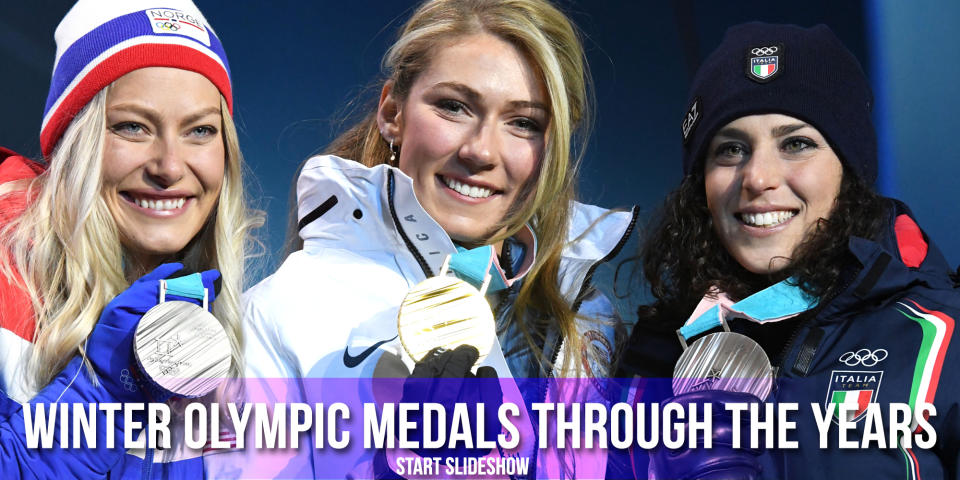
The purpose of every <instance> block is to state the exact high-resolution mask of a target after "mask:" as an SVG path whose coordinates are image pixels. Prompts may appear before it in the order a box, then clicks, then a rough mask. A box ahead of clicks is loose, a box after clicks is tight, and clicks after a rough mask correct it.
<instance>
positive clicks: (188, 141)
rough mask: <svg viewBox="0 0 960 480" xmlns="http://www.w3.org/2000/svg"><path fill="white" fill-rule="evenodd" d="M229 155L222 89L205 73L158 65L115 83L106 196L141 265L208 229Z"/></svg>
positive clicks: (127, 246)
mask: <svg viewBox="0 0 960 480" xmlns="http://www.w3.org/2000/svg"><path fill="white" fill-rule="evenodd" d="M225 158H226V157H225V153H224V145H223V138H222V135H221V115H220V92H219V91H218V90H217V88H216V87H215V86H214V85H213V84H212V83H210V81H209V80H207V79H206V78H205V77H204V76H202V75H200V74H198V73H194V72H189V71H186V70H180V69H174V68H161V67H151V68H144V69H140V70H135V71H133V72H130V73H128V74H126V75H124V76H123V77H121V78H120V79H118V80H117V81H116V82H114V83H113V85H112V86H111V87H110V90H109V92H108V95H107V132H106V140H105V143H104V153H103V191H102V195H103V198H104V201H105V202H106V204H107V207H108V208H109V210H110V213H111V215H112V216H113V219H114V221H115V222H116V224H117V228H118V230H119V232H120V241H121V243H122V244H123V246H124V248H125V249H126V251H127V253H128V255H129V256H130V257H131V258H130V260H131V261H132V262H133V263H134V264H135V265H137V266H138V267H141V268H146V269H150V268H152V267H154V266H156V265H157V264H159V263H160V262H161V261H162V259H163V258H164V257H166V256H169V255H173V254H176V253H177V252H179V251H180V250H182V249H183V248H184V247H185V246H186V245H187V243H188V242H190V240H191V239H193V237H194V236H196V235H197V233H198V232H199V231H200V229H201V228H203V225H204V224H205V223H206V222H207V219H209V218H210V214H211V212H212V211H213V209H214V207H215V206H216V203H217V198H218V197H219V195H220V188H221V186H222V184H223V176H224V168H225Z"/></svg>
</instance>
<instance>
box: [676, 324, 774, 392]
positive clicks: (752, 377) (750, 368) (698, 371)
mask: <svg viewBox="0 0 960 480" xmlns="http://www.w3.org/2000/svg"><path fill="white" fill-rule="evenodd" d="M772 387H773V369H772V368H771V367H770V360H769V359H768V358H767V354H766V353H764V351H763V348H761V347H760V345H759V344H757V342H755V341H753V340H752V339H750V338H749V337H747V336H744V335H741V334H739V333H733V332H717V333H711V334H710V335H707V336H704V337H702V338H700V339H698V340H697V341H695V342H693V344H692V345H690V347H688V348H687V349H686V350H685V351H684V352H683V354H682V355H680V359H679V360H678V361H677V366H676V367H675V368H674V371H673V394H674V395H681V394H684V393H688V392H694V391H698V390H723V391H727V392H741V393H749V394H751V395H754V396H756V397H758V398H760V399H761V400H765V399H766V398H767V396H768V395H769V394H770V390H771V388H772Z"/></svg>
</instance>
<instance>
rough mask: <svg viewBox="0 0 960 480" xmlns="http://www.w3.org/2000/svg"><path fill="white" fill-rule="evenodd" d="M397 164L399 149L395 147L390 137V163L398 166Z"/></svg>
mask: <svg viewBox="0 0 960 480" xmlns="http://www.w3.org/2000/svg"><path fill="white" fill-rule="evenodd" d="M396 164H397V151H396V150H394V149H393V139H392V138H391V139H390V165H394V166H396Z"/></svg>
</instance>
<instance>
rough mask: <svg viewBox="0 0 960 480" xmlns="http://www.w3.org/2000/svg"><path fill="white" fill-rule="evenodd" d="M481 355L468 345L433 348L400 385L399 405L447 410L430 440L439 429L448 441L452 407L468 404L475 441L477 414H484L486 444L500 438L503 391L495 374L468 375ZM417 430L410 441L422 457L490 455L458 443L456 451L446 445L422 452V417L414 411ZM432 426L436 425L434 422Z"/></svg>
mask: <svg viewBox="0 0 960 480" xmlns="http://www.w3.org/2000/svg"><path fill="white" fill-rule="evenodd" d="M479 356H480V354H479V352H477V349H476V348H474V347H472V346H470V345H460V346H459V347H457V348H456V349H454V350H444V349H442V348H435V349H433V350H431V351H430V353H428V354H427V355H426V356H425V357H424V358H423V359H422V360H421V361H420V362H419V363H417V365H416V366H415V367H414V369H413V373H411V374H410V376H409V377H408V378H407V379H406V380H405V381H404V383H403V397H402V398H401V400H400V401H401V402H410V403H419V404H421V405H422V404H424V403H429V402H433V403H439V404H441V405H442V406H443V408H444V409H445V410H446V422H445V425H434V427H433V433H432V434H431V437H432V438H436V432H437V430H438V429H446V430H445V431H446V432H447V439H448V440H449V434H450V432H451V431H452V425H453V411H454V405H455V404H457V403H465V404H467V409H468V411H469V412H470V414H469V418H470V431H471V433H472V435H471V436H472V437H473V438H474V439H475V440H476V439H478V438H480V436H479V434H478V428H480V425H479V419H478V418H477V415H476V412H477V409H478V408H480V409H482V410H483V413H484V415H483V437H482V438H484V439H486V440H489V441H496V439H497V435H499V434H500V428H501V427H500V421H499V419H498V417H497V412H498V410H499V409H500V405H501V404H503V391H502V390H501V388H500V380H499V378H497V371H496V370H494V369H493V368H492V367H480V368H478V369H477V374H476V375H474V374H473V373H471V372H470V369H471V368H473V364H474V363H476V361H477V358H479ZM410 420H412V421H413V422H414V423H415V424H416V425H417V427H416V429H415V430H412V435H411V436H410V437H411V438H412V439H414V440H417V441H418V442H420V448H417V449H414V451H415V452H416V453H417V455H420V456H422V457H443V458H447V457H459V458H464V457H482V456H484V455H486V454H488V453H490V451H491V449H490V448H478V447H477V446H476V445H474V448H466V447H465V446H464V445H463V443H462V442H458V445H457V447H456V448H448V447H447V445H449V442H445V446H444V447H441V448H435V449H428V448H423V433H424V432H423V429H422V426H423V413H422V410H417V413H416V414H415V415H412V416H411V418H410ZM434 423H435V422H434Z"/></svg>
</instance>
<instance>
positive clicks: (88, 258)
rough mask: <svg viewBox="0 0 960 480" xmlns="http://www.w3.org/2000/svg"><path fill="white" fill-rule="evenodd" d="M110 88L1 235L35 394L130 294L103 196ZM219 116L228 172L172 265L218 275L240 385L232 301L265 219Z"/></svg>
mask: <svg viewBox="0 0 960 480" xmlns="http://www.w3.org/2000/svg"><path fill="white" fill-rule="evenodd" d="M109 88H110V87H107V88H104V89H103V90H101V91H100V92H99V93H97V94H96V95H95V96H94V97H93V99H91V100H90V102H89V103H87V105H86V106H85V107H84V108H83V109H82V110H81V111H80V112H79V113H78V114H77V115H76V117H74V119H73V121H72V122H71V123H70V126H69V127H68V128H67V130H66V131H65V132H64V134H63V137H62V138H61V139H60V142H59V144H58V145H57V147H56V148H55V149H54V151H53V153H52V155H51V156H50V158H49V159H48V164H49V168H48V169H47V170H46V171H45V172H43V173H42V174H40V175H39V176H38V177H36V178H34V179H33V180H32V181H31V182H30V183H29V185H28V186H27V187H26V192H18V193H20V194H25V195H26V198H27V199H28V206H27V208H26V209H25V210H24V212H23V213H22V214H21V215H19V216H18V217H16V218H15V219H13V220H12V221H11V222H10V223H8V224H7V225H6V226H4V227H3V229H2V230H0V246H2V248H3V249H4V250H3V251H5V252H8V253H9V257H5V258H4V259H3V261H2V262H0V270H2V271H3V273H4V274H5V275H6V276H7V278H8V279H9V280H10V282H11V283H12V284H14V283H15V284H19V285H20V286H21V287H22V288H23V289H24V290H25V291H26V293H27V294H28V295H29V297H30V299H31V302H32V306H33V312H34V317H35V320H36V329H35V332H36V333H35V334H34V342H33V343H34V345H33V348H32V350H31V351H30V356H29V358H28V361H27V371H26V372H25V373H26V375H25V377H26V380H27V384H28V388H31V389H32V390H33V391H37V390H39V389H40V388H42V387H43V386H45V385H46V384H48V383H49V382H50V381H51V380H52V379H53V378H54V377H55V376H56V375H57V373H59V372H60V370H62V369H63V367H64V366H65V365H66V363H67V362H68V361H69V360H70V358H71V357H73V356H74V355H76V354H78V353H81V354H84V353H85V352H83V351H82V350H83V344H84V342H85V340H86V338H87V336H89V335H90V332H91V331H92V330H93V327H94V325H96V323H97V320H98V318H99V316H100V313H101V312H102V310H103V308H104V307H105V306H106V305H107V303H109V302H110V300H111V299H113V297H115V296H116V295H117V294H119V293H120V292H122V291H123V290H124V289H126V288H127V287H128V286H129V284H128V282H127V280H126V277H125V272H124V271H123V265H124V257H125V252H124V249H123V247H122V245H121V243H120V235H119V231H118V229H117V225H116V223H115V222H114V219H113V216H112V215H111V214H110V211H109V210H108V208H107V205H106V202H105V201H104V199H103V195H102V192H101V189H102V169H103V150H104V136H105V132H106V99H107V92H108V90H109ZM220 111H221V114H222V118H223V120H222V125H221V127H222V132H223V142H224V147H225V151H226V155H225V156H226V158H225V162H226V165H225V169H224V179H223V185H222V187H221V192H220V197H219V201H218V203H217V207H216V210H215V211H214V212H213V213H212V214H211V216H210V218H209V219H208V221H207V223H206V224H205V225H204V226H203V228H202V229H201V231H200V232H199V233H198V234H197V236H196V237H195V238H194V239H193V240H191V241H190V243H189V244H188V245H187V247H186V248H185V249H184V250H183V251H182V252H180V253H179V254H178V255H177V257H178V259H179V260H180V261H182V262H183V263H184V266H185V267H186V268H187V269H189V270H191V271H200V270H206V269H211V268H216V269H218V270H220V273H221V274H222V284H221V290H220V292H219V294H218V296H217V300H216V302H215V303H214V314H215V315H216V317H217V318H218V319H219V320H220V322H221V323H222V324H223V325H224V328H225V329H226V331H227V336H228V337H229V339H230V343H231V347H232V349H233V353H232V357H233V367H232V371H231V375H233V376H237V375H239V373H240V372H242V371H243V357H242V352H243V341H242V339H243V337H242V334H241V332H242V328H241V324H240V318H241V317H240V300H239V299H240V293H241V291H242V288H243V280H244V274H245V272H244V264H245V259H246V258H247V256H248V251H249V249H250V246H251V236H250V234H249V233H250V230H251V229H253V228H255V227H257V226H259V225H260V224H262V218H261V216H260V214H259V212H256V211H251V210H248V209H247V205H246V199H245V197H244V194H243V180H242V170H243V168H244V167H243V157H242V156H241V154H240V149H239V145H238V143H237V133H236V128H235V127H234V123H233V119H232V117H231V116H230V113H229V110H228V108H227V103H226V100H225V99H223V98H222V97H221V101H220ZM91 373H92V370H91Z"/></svg>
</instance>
